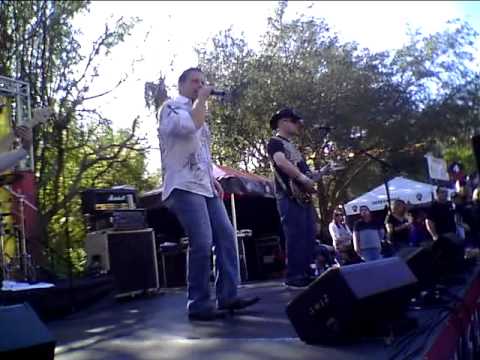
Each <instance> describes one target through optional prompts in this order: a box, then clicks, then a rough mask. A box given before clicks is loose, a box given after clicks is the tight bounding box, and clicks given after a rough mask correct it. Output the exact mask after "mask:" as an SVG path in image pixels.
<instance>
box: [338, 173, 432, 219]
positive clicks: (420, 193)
mask: <svg viewBox="0 0 480 360" xmlns="http://www.w3.org/2000/svg"><path fill="white" fill-rule="evenodd" d="M388 189H389V191H390V199H391V200H392V201H393V200H395V199H401V200H403V201H405V202H406V203H407V204H408V203H409V204H412V205H418V204H427V203H429V202H431V201H432V196H435V191H436V189H437V186H436V185H431V184H426V183H422V182H419V181H414V180H409V179H406V178H404V177H401V176H398V177H396V178H393V179H392V180H389V181H388ZM387 203H388V200H387V194H386V191H385V184H382V185H379V186H377V187H376V188H375V189H373V190H371V191H369V192H367V193H366V194H363V195H362V196H359V197H358V198H356V199H353V200H352V201H350V202H348V203H346V204H345V213H346V214H347V215H353V214H358V213H359V210H360V206H362V205H366V206H368V208H369V209H370V210H371V211H377V210H383V209H384V208H385V206H386V205H387Z"/></svg>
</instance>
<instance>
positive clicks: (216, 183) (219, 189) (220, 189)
mask: <svg viewBox="0 0 480 360" xmlns="http://www.w3.org/2000/svg"><path fill="white" fill-rule="evenodd" d="M213 186H215V190H217V193H218V197H219V198H220V199H223V195H224V191H223V187H222V185H221V184H220V182H219V181H218V180H217V179H213Z"/></svg>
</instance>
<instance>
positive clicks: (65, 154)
mask: <svg viewBox="0 0 480 360" xmlns="http://www.w3.org/2000/svg"><path fill="white" fill-rule="evenodd" d="M88 5H89V2H88V1H61V2H58V1H42V0H37V1H29V2H27V1H17V2H14V1H2V2H0V73H2V75H6V76H11V77H17V78H21V79H22V80H25V81H27V82H29V83H30V86H31V98H32V107H37V106H46V105H49V106H52V107H53V108H54V110H55V115H54V117H53V119H52V120H51V121H49V122H48V123H47V124H45V125H43V126H42V127H40V128H38V129H36V131H35V134H34V135H35V142H34V154H35V175H36V179H37V184H38V203H39V210H40V213H39V216H40V229H41V231H42V232H43V234H42V241H43V244H44V245H45V249H46V251H47V252H48V253H49V254H50V255H51V259H52V261H53V263H54V264H55V265H57V269H59V270H61V271H63V272H65V271H66V269H67V266H66V264H67V265H68V263H69V262H72V263H73V265H74V271H75V272H78V271H80V269H81V268H82V266H83V265H84V262H83V260H82V256H81V254H80V253H81V250H80V249H81V248H82V247H83V240H84V238H85V226H84V221H83V215H82V214H81V210H80V198H79V195H80V191H81V190H82V189H84V188H88V187H99V188H102V187H110V186H113V185H124V184H128V185H131V186H134V187H136V188H137V189H138V190H140V191H141V190H147V189H150V188H152V187H153V186H155V182H156V181H157V180H158V176H150V177H147V176H146V175H145V162H146V157H145V150H146V149H147V147H146V144H145V140H144V139H142V138H139V137H138V136H137V135H136V131H137V129H138V119H132V126H131V128H129V129H123V130H121V131H113V130H112V128H111V123H112V122H111V120H110V119H106V118H105V117H103V116H102V114H100V113H99V112H98V111H97V110H96V109H94V108H92V107H91V106H89V101H90V100H92V99H97V98H99V97H102V96H104V95H105V94H108V93H109V92H111V91H112V90H113V89H111V90H108V91H106V92H104V93H99V94H92V91H91V90H90V88H91V87H92V84H93V83H94V82H95V79H96V78H97V77H98V76H99V75H101V74H99V63H100V62H101V60H102V59H103V58H104V57H105V56H108V55H109V54H110V52H111V50H112V48H113V47H115V46H116V45H117V44H119V43H121V42H122V41H124V39H125V38H126V37H127V36H129V34H130V32H131V30H132V29H133V27H134V26H135V24H136V23H137V22H138V21H139V20H138V19H124V18H120V19H118V20H117V21H115V22H114V23H113V24H106V25H105V28H104V31H103V32H102V33H101V34H99V37H98V39H97V40H96V41H95V42H94V43H92V44H80V43H79V41H78V35H79V32H78V31H77V30H75V29H74V27H73V25H72V20H73V18H74V17H75V16H77V15H79V14H81V13H82V12H85V11H88ZM82 48H83V49H89V52H87V54H85V51H82ZM124 80H125V77H123V78H119V80H118V83H117V84H116V86H115V87H118V86H120V85H121V84H122V83H123V82H124ZM78 254H80V255H78ZM77 255H78V256H77ZM65 256H69V257H70V258H69V260H68V261H66V260H65V258H64V257H65Z"/></svg>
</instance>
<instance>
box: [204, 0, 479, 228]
mask: <svg viewBox="0 0 480 360" xmlns="http://www.w3.org/2000/svg"><path fill="white" fill-rule="evenodd" d="M286 6H287V3H286V2H281V3H280V4H279V6H278V8H277V10H276V12H275V15H274V16H273V17H272V18H271V19H270V20H269V29H268V31H267V32H266V33H265V34H264V35H263V37H262V41H261V47H260V50H258V51H253V50H252V49H251V48H249V47H248V44H247V43H246V41H245V40H244V39H243V38H242V37H235V36H234V35H233V33H232V31H231V29H227V30H225V31H222V32H220V33H219V34H218V35H217V36H216V37H214V38H213V40H212V42H211V43H210V44H206V45H204V46H203V47H201V48H199V49H197V53H198V56H199V63H200V66H201V68H202V69H203V70H204V71H205V73H206V76H207V79H208V80H209V81H210V82H211V83H214V84H215V85H216V86H218V87H223V88H229V89H233V100H232V101H231V102H226V103H221V102H218V101H216V102H212V104H211V106H210V108H209V110H210V114H211V120H210V124H211V128H212V131H213V136H214V141H213V155H214V159H215V161H217V162H219V163H222V164H228V165H232V166H238V167H240V168H244V169H248V170H251V171H255V172H258V173H264V174H269V172H270V170H269V165H268V157H267V154H266V142H267V141H268V138H269V137H270V136H271V131H270V129H269V127H268V120H269V118H270V117H271V115H272V114H273V113H274V112H275V111H276V110H278V109H279V108H280V107H283V106H290V107H294V108H296V109H297V110H298V111H299V112H300V113H301V114H302V115H303V117H304V120H305V124H306V126H305V131H304V133H303V134H302V136H301V137H300V139H299V140H298V141H299V144H300V145H301V147H302V149H303V150H304V152H305V154H306V156H307V158H308V160H309V161H310V163H311V164H312V165H313V166H314V167H315V168H319V167H320V166H322V165H324V164H325V163H326V161H330V160H335V161H340V162H342V163H344V164H345V165H346V169H345V170H344V171H343V172H341V173H338V174H337V175H336V176H334V177H331V178H326V179H324V180H323V181H322V182H320V183H319V187H318V201H319V209H320V213H321V215H322V218H323V221H326V220H328V217H329V216H328V214H329V212H330V211H331V209H332V207H333V206H335V205H337V204H339V203H342V202H344V201H346V200H348V199H350V198H352V197H353V196H355V195H357V194H359V193H360V192H362V191H365V190H367V189H368V188H369V187H372V186H373V185H376V184H378V183H381V182H382V180H383V176H384V174H383V172H382V169H381V166H380V165H379V164H378V163H376V162H374V161H372V160H371V159H369V158H368V157H366V156H365V155H362V152H361V149H367V150H369V152H370V153H371V154H372V155H374V156H378V157H380V158H382V159H384V160H387V161H389V162H391V163H392V164H393V165H394V167H395V168H397V169H399V170H400V172H401V173H402V174H403V175H408V176H411V177H414V178H419V179H421V178H422V177H423V176H424V175H425V161H424V159H423V154H424V153H425V152H426V151H427V150H428V149H429V148H430V146H431V143H432V141H433V140H439V141H444V142H445V143H447V144H448V143H451V142H452V141H455V139H457V140H458V139H465V138H466V137H468V136H470V135H471V134H472V132H473V131H474V129H475V128H476V127H477V126H478V125H479V116H478V114H479V113H478V111H479V106H478V105H479V102H478V101H479V91H478V89H479V88H478V86H479V81H478V79H479V74H478V72H475V71H474V70H472V69H473V68H472V60H473V54H474V48H473V44H474V41H475V40H476V39H477V34H476V33H475V32H474V31H473V29H472V28H471V27H470V26H469V25H468V24H465V23H462V22H459V21H452V22H450V23H449V24H448V26H447V27H446V28H445V30H444V31H442V32H439V33H435V34H430V35H424V34H422V33H421V32H419V31H417V32H413V33H411V34H410V41H409V43H408V44H406V45H405V46H404V47H403V48H401V49H399V50H397V51H392V52H380V53H372V52H371V51H369V50H368V49H362V48H360V47H359V46H358V44H356V43H349V42H347V43H343V42H341V41H340V40H339V39H338V37H337V36H336V35H335V34H334V33H332V31H331V30H330V28H329V27H328V25H327V24H326V22H325V21H324V20H322V19H315V18H311V17H305V16H304V17H300V18H297V19H294V20H292V21H285V19H284V17H283V15H284V13H285V9H286ZM315 125H327V126H328V125H330V126H336V127H337V129H336V130H335V131H334V132H333V133H332V134H330V135H329V137H328V138H326V137H325V133H323V132H321V131H318V130H314V126H315ZM352 135H353V136H352ZM352 137H353V138H355V139H352ZM325 145H327V146H326V148H327V149H329V151H328V152H326V151H322V149H325ZM352 153H353V154H354V156H353V157H351V156H349V154H352ZM395 175H398V173H397V172H392V171H390V172H389V173H388V174H387V176H389V177H391V176H395Z"/></svg>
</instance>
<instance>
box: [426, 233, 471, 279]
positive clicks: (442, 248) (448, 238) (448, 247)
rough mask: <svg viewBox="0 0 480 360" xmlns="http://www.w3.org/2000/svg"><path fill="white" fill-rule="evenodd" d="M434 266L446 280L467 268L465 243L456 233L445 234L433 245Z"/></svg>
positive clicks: (438, 274) (439, 275) (436, 271)
mask: <svg viewBox="0 0 480 360" xmlns="http://www.w3.org/2000/svg"><path fill="white" fill-rule="evenodd" d="M431 252H432V261H433V268H434V270H435V273H436V275H437V277H439V278H441V279H443V280H445V279H446V278H449V277H451V276H452V275H453V276H455V275H458V274H459V273H461V272H463V271H464V270H465V244H464V241H463V240H462V239H460V238H459V237H458V236H457V235H456V234H453V233H451V234H443V235H440V236H439V237H438V239H437V240H435V241H434V242H433V244H432V246H431Z"/></svg>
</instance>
